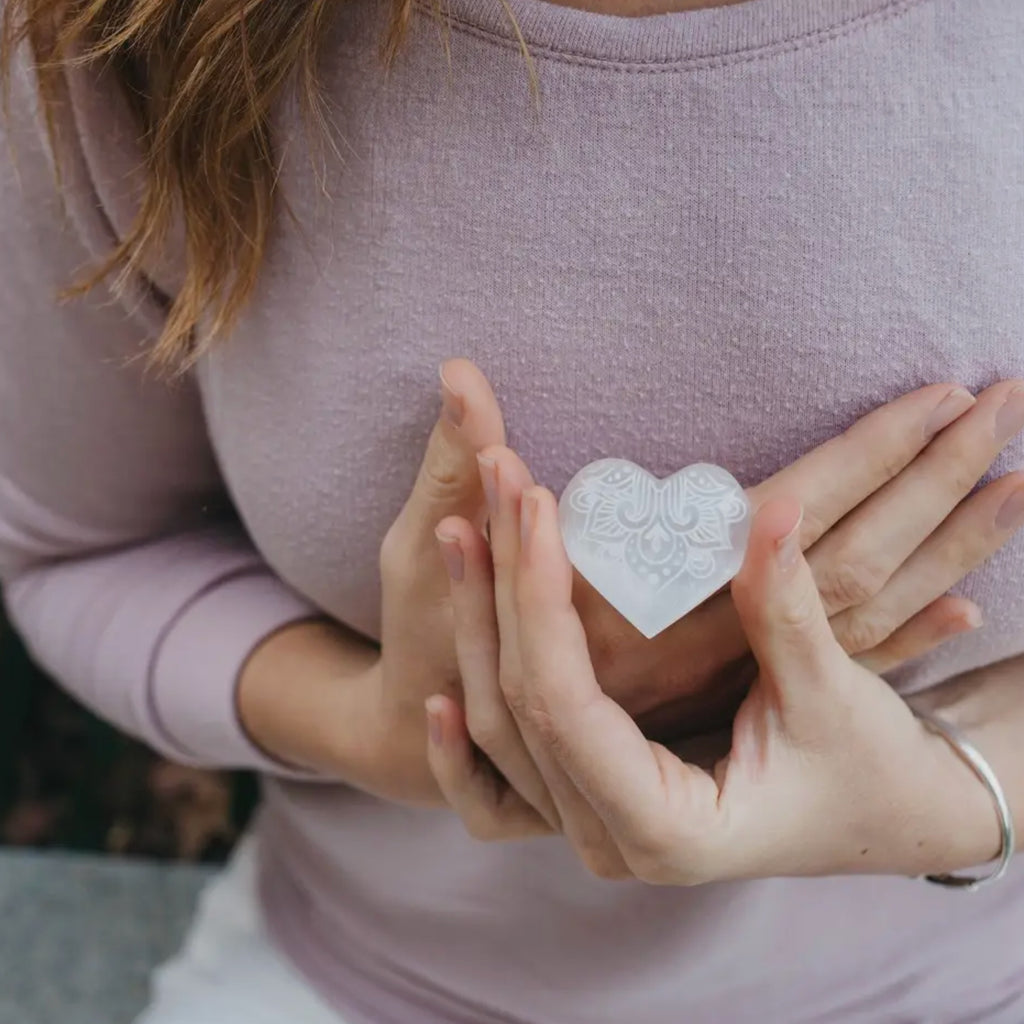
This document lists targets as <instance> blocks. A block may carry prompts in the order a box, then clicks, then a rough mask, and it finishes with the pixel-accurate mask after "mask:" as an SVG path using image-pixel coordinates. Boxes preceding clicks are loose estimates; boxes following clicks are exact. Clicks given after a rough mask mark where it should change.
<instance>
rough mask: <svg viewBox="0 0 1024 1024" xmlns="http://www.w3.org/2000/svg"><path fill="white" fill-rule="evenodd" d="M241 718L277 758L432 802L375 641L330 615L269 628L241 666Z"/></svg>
mask: <svg viewBox="0 0 1024 1024" xmlns="http://www.w3.org/2000/svg"><path fill="white" fill-rule="evenodd" d="M237 700H238V716H239V720H240V721H241V722H242V725H243V727H244V729H245V730H246V732H247V733H248V735H249V736H250V738H251V739H252V740H253V742H254V743H256V744H257V745H258V746H260V747H261V748H262V749H263V750H264V751H265V752H266V753H267V754H269V755H270V756H272V757H274V758H276V759H277V760H279V761H281V762H283V763H285V764H288V765H291V766H294V767H296V768H300V769H303V770H306V771H310V772H313V773H315V774H317V775H319V776H321V777H323V778H324V779H325V780H328V781H330V780H335V781H339V782H344V783H346V784H348V785H351V786H354V787H356V788H358V789H362V790H364V791H366V792H369V793H374V794H376V795H378V796H381V797H384V798H385V799H392V800H398V801H401V802H405V803H416V804H424V803H426V804H431V803H435V802H436V787H435V786H434V784H433V780H432V778H431V776H430V773H429V770H428V768H427V763H426V737H425V734H424V733H423V729H422V726H420V727H418V728H417V725H418V723H410V722H405V721H402V720H397V719H396V716H394V715H393V714H392V713H391V712H390V711H389V708H388V705H387V703H386V702H385V701H384V700H383V691H382V685H381V665H380V656H379V651H378V649H377V647H376V646H374V645H373V644H371V643H369V642H368V641H366V640H364V639H362V638H361V637H359V636H357V635H356V634H354V633H352V632H350V631H349V630H346V629H345V628H344V627H343V626H340V625H338V624H336V623H333V622H329V621H327V620H323V619H320V620H310V621H305V622H299V623H295V624H293V625H291V626H288V627H286V628H284V629H281V630H279V631H278V632H276V633H274V634H273V635H271V636H270V637H268V638H267V639H266V640H265V641H264V642H263V643H262V644H261V645H260V646H259V647H257V648H256V650H255V651H254V652H253V654H252V656H251V657H250V658H249V660H248V662H247V663H246V665H245V667H244V668H243V670H242V672H241V675H240V677H239V682H238V690H237Z"/></svg>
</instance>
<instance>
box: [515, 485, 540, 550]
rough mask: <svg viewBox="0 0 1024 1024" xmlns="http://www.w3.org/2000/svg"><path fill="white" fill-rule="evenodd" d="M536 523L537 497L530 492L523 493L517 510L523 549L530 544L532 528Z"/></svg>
mask: <svg viewBox="0 0 1024 1024" xmlns="http://www.w3.org/2000/svg"><path fill="white" fill-rule="evenodd" d="M536 525H537V499H536V497H535V496H534V495H532V494H524V495H523V501H522V507H521V509H520V512H519V531H520V542H521V544H522V547H523V550H524V551H525V550H526V549H527V548H528V547H529V546H530V540H531V538H532V537H533V529H534V527H535V526H536Z"/></svg>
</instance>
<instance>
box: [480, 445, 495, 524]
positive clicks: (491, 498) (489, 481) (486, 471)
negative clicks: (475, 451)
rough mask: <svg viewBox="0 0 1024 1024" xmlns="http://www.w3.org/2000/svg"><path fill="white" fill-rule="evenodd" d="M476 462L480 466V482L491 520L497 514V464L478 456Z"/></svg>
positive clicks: (488, 458) (487, 457)
mask: <svg viewBox="0 0 1024 1024" xmlns="http://www.w3.org/2000/svg"><path fill="white" fill-rule="evenodd" d="M476 461H477V463H478V464H479V466H480V482H481V483H482V484H483V487H484V496H485V497H486V498H487V508H488V511H489V512H490V513H491V518H492V519H493V518H494V517H495V516H496V515H497V514H498V464H497V463H496V462H495V461H494V459H492V458H490V457H489V456H487V455H478V456H477V457H476Z"/></svg>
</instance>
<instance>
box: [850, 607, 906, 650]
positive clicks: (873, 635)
mask: <svg viewBox="0 0 1024 1024" xmlns="http://www.w3.org/2000/svg"><path fill="white" fill-rule="evenodd" d="M892 633H893V626H892V623H891V622H890V621H889V620H888V618H887V617H885V616H883V615H882V614H880V613H879V612H875V611H869V610H867V609H863V610H861V611H860V612H858V613H857V614H856V615H851V616H849V617H848V619H847V620H846V621H845V622H844V623H843V624H842V627H841V629H840V630H839V631H837V639H838V641H839V643H840V644H841V645H842V647H843V649H844V650H845V651H846V652H847V654H862V653H863V652H865V651H870V650H872V649H873V648H875V647H877V646H878V645H879V644H881V643H883V642H884V641H885V640H888V638H889V637H890V636H892Z"/></svg>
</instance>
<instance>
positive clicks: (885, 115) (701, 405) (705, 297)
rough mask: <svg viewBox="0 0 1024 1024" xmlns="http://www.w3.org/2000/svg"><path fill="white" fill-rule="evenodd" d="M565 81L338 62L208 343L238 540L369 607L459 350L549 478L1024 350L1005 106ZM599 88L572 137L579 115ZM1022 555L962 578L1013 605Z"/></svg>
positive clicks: (668, 451)
mask: <svg viewBox="0 0 1024 1024" xmlns="http://www.w3.org/2000/svg"><path fill="white" fill-rule="evenodd" d="M416 59H417V57H416V54H415V53H414V55H413V58H412V64H413V65H414V67H413V70H415V63H416ZM407 72H408V73H412V72H411V71H409V70H408V69H407ZM455 74H456V78H457V77H458V60H457V56H456V71H455ZM559 83H560V84H559V85H558V87H557V88H556V89H554V90H553V93H549V94H547V95H546V96H545V107H544V110H545V114H544V116H542V117H541V118H540V119H539V121H531V118H530V117H529V116H528V114H526V113H524V110H523V104H522V102H521V100H522V97H521V96H519V97H517V99H516V101H514V102H513V101H512V100H511V99H509V98H508V97H507V96H505V95H504V93H503V92H502V91H501V90H500V89H495V88H494V87H493V85H491V86H487V87H485V88H484V89H483V91H482V92H480V93H478V94H477V95H476V97H475V99H476V101H477V102H476V103H475V104H473V105H469V104H468V103H466V101H465V97H462V98H461V99H459V98H458V95H457V94H456V99H454V100H453V102H455V103H456V104H457V105H456V109H455V110H452V109H449V108H446V107H444V106H443V105H442V104H441V103H440V102H438V101H435V102H430V101H428V100H426V99H424V98H423V96H422V90H418V91H416V92H414V93H412V94H410V93H408V92H407V91H405V90H403V89H402V88H401V81H400V80H399V82H398V84H397V85H396V84H395V83H394V82H392V84H391V86H390V88H389V89H387V90H385V89H384V88H383V86H381V87H380V89H375V88H373V87H371V86H368V85H361V86H360V85H358V83H355V82H353V83H351V85H352V88H351V89H350V90H349V91H348V92H347V93H346V95H347V96H348V97H349V99H348V103H347V106H346V107H345V108H344V109H343V111H342V113H343V115H344V119H343V123H344V124H345V125H346V126H347V138H346V143H347V146H348V150H349V152H350V153H351V156H350V157H349V158H348V159H346V161H345V164H344V167H343V168H342V167H341V166H339V167H338V168H336V169H335V171H334V172H333V173H334V175H335V176H336V178H337V180H336V181H334V182H333V188H332V189H331V192H332V193H333V195H334V198H333V199H331V200H328V199H327V198H326V197H325V195H324V194H323V193H322V192H321V191H320V190H319V189H318V188H316V187H315V181H314V180H313V175H312V172H311V171H310V169H309V167H308V165H306V164H305V163H303V161H302V159H301V157H299V156H294V158H293V159H292V160H291V161H290V162H288V163H286V167H285V177H284V181H285V186H286V191H287V193H288V198H289V203H290V205H291V206H292V208H293V211H294V212H295V214H296V221H295V222H294V223H293V222H291V221H287V220H285V219H282V221H281V223H280V225H279V228H278V234H277V236H276V238H275V241H274V245H273V247H272V251H271V254H270V258H269V261H268V263H267V266H266V270H265V273H264V276H263V279H262V281H261V286H260V290H259V294H258V295H257V297H256V301H255V303H254V304H253V306H252V308H251V309H250V311H249V313H248V315H247V316H246V319H245V321H244V323H243V325H242V327H241V329H240V330H239V332H238V335H237V337H236V338H235V339H234V340H233V342H232V343H231V344H230V345H228V346H226V347H225V348H224V349H223V350H222V351H221V352H219V353H217V354H216V355H215V356H214V357H213V358H211V359H210V360H208V361H207V362H206V364H205V365H204V366H203V368H202V384H203V392H204V399H205V403H206V407H207V413H208V417H209V423H210V432H211V436H212V437H213V440H214V444H215V447H216V449H217V451H218V455H219V457H220V460H221V464H222V467H223V471H224V475H225V478H226V480H227V482H228V485H229V488H230V490H231V492H232V496H233V498H234V500H235V502H236V504H237V506H238V508H239V511H240V512H241V514H242V516H243V518H244V519H245V521H246V524H247V526H248V527H249V529H250V531H251V533H252V535H253V538H254V540H255V541H256V543H257V544H258V545H259V546H260V548H261V549H262V550H263V552H264V554H265V555H266V556H267V558H268V559H269V561H270V562H271V564H272V565H274V567H275V568H276V569H277V570H278V571H279V572H280V573H281V574H282V575H283V576H284V577H285V578H286V579H287V580H289V581H290V582H291V583H292V584H293V585H294V586H296V587H297V588H298V589H300V590H302V591H303V592H305V593H306V594H308V595H309V596H311V597H312V598H313V599H315V600H316V601H318V602H319V603H320V604H321V605H322V606H323V607H324V608H325V609H326V610H327V611H329V612H330V613H331V614H333V615H335V616H337V617H338V618H340V619H342V620H344V621H346V622H349V623H350V624H351V625H353V626H355V627H356V628H358V629H360V630H363V631H365V632H367V633H369V634H371V635H373V634H375V632H376V630H377V625H378V622H377V586H378V584H377V571H376V566H377V548H378V546H379V543H380V540H381V537H382V536H383V533H384V531H385V530H386V528H387V526H388V525H389V523H390V522H391V520H392V519H393V518H394V516H395V514H396V513H397V511H398V509H399V507H400V506H401V503H402V501H403V500H404V498H405V496H406V494H407V493H408V490H409V488H410V486H411V484H412V480H413V477H414V475H415V470H416V467H417V465H418V462H419V459H420V457H421V454H422V450H423V445H424V442H425V439H426V436H427V433H428V432H429V429H430V426H431V424H432V421H433V418H434V417H435V416H436V415H437V367H438V365H439V363H440V362H441V361H442V360H444V359H446V358H449V357H451V356H454V355H465V356H468V357H470V358H472V359H474V360H475V361H476V362H477V363H478V364H479V365H480V366H481V368H482V369H483V370H484V371H485V373H486V374H487V375H488V377H489V378H490V379H491V381H492V383H493V384H494V386H495V390H496V392H497V394H498V397H499V400H500V401H501V403H502V407H503V409H504V412H505V416H506V421H507V426H508V430H509V435H510V441H511V443H512V444H513V445H514V446H515V447H516V448H517V449H518V450H519V451H520V453H521V454H522V455H523V456H524V458H525V459H526V460H527V462H528V463H529V464H530V466H531V467H532V469H533V470H534V473H535V475H536V476H537V477H538V479H539V480H540V481H541V482H543V483H545V484H547V485H548V486H551V487H553V488H554V489H556V490H558V489H559V488H561V487H562V486H563V485H564V484H565V483H566V481H567V480H568V479H569V477H570V476H571V475H572V474H573V473H574V472H575V470H577V469H578V468H579V467H580V466H581V465H583V464H585V463H586V462H588V461H591V460H592V459H595V458H598V457H600V456H604V455H617V456H623V457H626V458H630V459H632V460H634V461H635V462H638V463H640V464H642V465H645V466H647V467H648V468H649V469H651V470H652V471H653V472H656V473H658V474H665V473H668V472H671V471H672V470H674V469H677V468H679V467H681V466H683V465H686V464H688V463H690V462H693V461H698V460H700V461H712V462H717V463H720V464H721V465H723V466H726V467H727V468H729V469H730V470H731V471H732V472H733V473H734V474H735V475H736V476H737V477H738V478H739V479H740V480H741V481H742V482H744V483H755V482H757V481H758V480H760V479H763V478H764V477H766V476H768V475H770V474H771V473H772V472H774V471H775V470H777V469H778V468H780V467H781V466H783V465H785V464H786V463H788V462H790V461H792V460H793V459H794V458H796V457H797V456H798V455H800V454H801V453H802V452H804V451H806V450H807V449H809V448H810V447H812V446H814V445H815V444H817V443H819V442H821V441H822V440H824V439H826V438H827V437H829V436H832V435H834V434H835V433H837V432H839V431H840V430H842V429H843V428H845V427H846V426H848V425H849V424H850V423H851V422H852V421H853V420H854V419H856V418H857V416H858V415H860V414H862V413H863V412H865V411H867V410H868V409H869V408H872V407H874V406H876V405H878V404H880V403H881V402H884V401H886V400H888V399H889V398H892V397H894V396H895V395H897V394H899V393H901V392H903V391H906V390H909V389H910V388H913V387H915V386H918V385H921V384H924V383H928V382H934V381H940V380H950V381H959V382H962V383H964V384H965V385H967V386H968V387H972V388H978V387H981V386H984V385H985V384H988V383H990V382H992V381H994V380H996V379H998V378H1000V377H1008V376H1021V375H1024V335H1022V329H1021V324H1024V153H1021V152H1017V151H1018V150H1021V146H1022V144H1021V134H1020V132H1019V131H1018V132H1017V133H1016V135H1015V136H1014V137H1013V139H1012V140H1010V142H1009V144H1008V143H1007V139H1006V138H1005V137H1001V136H1000V132H999V131H993V129H992V125H989V126H988V127H987V128H986V129H985V130H984V131H982V130H979V128H978V126H977V125H975V124H973V123H971V119H970V118H969V117H968V116H966V114H965V112H962V111H961V112H958V111H956V110H950V108H949V103H948V96H947V97H944V96H941V95H940V96H938V97H929V96H925V95H918V96H916V97H914V98H913V103H912V104H911V103H909V98H907V99H908V102H907V103H905V104H904V105H903V106H902V107H901V106H895V107H894V106H892V105H890V106H889V107H888V108H886V109H884V110H881V111H879V110H878V109H868V107H869V104H867V102H866V101H864V102H861V103H860V104H855V103H852V102H851V99H850V95H849V94H848V93H844V92H843V91H842V90H839V89H838V88H837V87H835V86H834V85H833V86H830V85H828V83H825V82H822V83H820V88H817V89H816V91H815V89H813V88H811V87H809V91H808V93H807V95H805V96H803V97H801V96H792V97H789V99H788V100H787V103H786V104H784V105H783V109H782V111H781V112H780V113H779V114H777V115H776V116H775V118H774V123H773V125H772V129H773V130H772V131H770V132H766V131H765V130H764V126H763V124H762V123H761V121H760V120H759V119H758V117H757V116H756V107H757V104H756V102H755V101H756V99H757V96H758V95H759V92H760V93H761V94H763V93H764V92H765V90H770V89H771V87H772V82H771V78H770V76H762V77H761V78H758V76H757V75H754V77H753V78H752V79H751V80H748V81H746V82H741V81H737V82H735V83H733V84H732V86H730V87H729V88H722V89H713V88H710V87H709V86H708V84H707V83H706V82H705V83H703V84H701V83H696V84H694V83H687V84H684V85H681V86H680V87H679V88H676V89H670V88H667V87H659V88H657V89H653V90H652V89H651V88H647V89H646V91H645V90H644V89H641V88H640V87H639V86H629V85H624V84H623V83H622V82H621V81H618V80H616V81H609V80H608V79H607V78H602V79H599V80H597V84H596V85H595V89H596V92H597V95H596V97H595V96H594V95H592V91H589V92H585V91H584V90H583V86H582V83H581V80H580V79H578V78H570V79H560V80H559ZM631 89H632V92H630V90H631ZM738 90H745V93H744V94H745V95H746V100H747V102H745V103H744V104H743V105H742V106H739V105H736V100H737V95H738V92H737V91H738ZM1022 94H1024V92H1022ZM1000 95H1001V94H1000ZM644 96H646V97H647V99H648V100H649V101H650V102H651V103H652V104H653V109H645V108H644V107H643V106H642V103H641V100H642V99H643V97H644ZM388 103H390V104H391V107H388V106H387V104H388ZM459 103H461V104H462V105H461V106H460V105H458V104H459ZM595 103H598V104H600V103H603V104H604V114H603V115H602V117H601V118H599V119H598V121H597V126H596V127H595V129H594V131H593V132H592V133H591V134H590V135H587V133H586V131H585V125H584V126H581V125H580V124H579V123H578V116H577V118H576V120H574V119H573V118H571V117H570V116H569V114H571V113H572V112H573V111H575V113H576V115H580V114H581V105H585V107H586V108H587V109H590V108H591V107H593V105H594V104H595ZM559 104H562V105H563V109H564V110H565V112H566V113H565V114H563V115H555V114H552V115H548V113H547V111H549V110H551V109H552V107H553V106H557V105H559ZM1019 105H1020V107H1021V109H1020V111H1019V113H1020V115H1021V123H1024V101H1021V102H1020V104H1019ZM357 107H359V108H360V109H361V110H362V111H363V112H362V114H360V115H359V116H357V115H356V114H355V113H354V112H353V111H354V110H355V109H356V108H357ZM396 107H397V109H396ZM410 108H411V109H413V110H414V111H415V113H416V115H417V123H418V125H419V130H418V131H417V133H415V134H412V135H410V134H409V133H408V131H404V130H403V129H407V128H408V124H409V119H410ZM733 108H734V115H733V116H731V117H725V113H726V111H727V110H728V109H733ZM346 111H347V113H346ZM616 111H618V112H619V113H620V115H621V116H619V117H616V116H614V115H615V113H616ZM630 111H632V116H627V114H629V113H630ZM942 111H945V114H943V113H942ZM583 112H585V111H583ZM967 113H969V112H967ZM1002 113H1003V114H1005V113H1006V111H1005V110H1004V111H1002ZM669 118H675V119H678V120H680V121H681V122H686V123H691V125H692V127H691V129H690V130H689V131H688V132H686V133H683V134H680V132H679V131H678V130H676V129H674V128H673V129H671V130H669V129H668V128H666V124H667V119H669ZM915 128H916V132H915V131H914V130H912V129H915ZM445 133H447V136H446V137H447V138H448V140H449V143H450V144H449V145H446V146H438V145H433V144H428V143H427V142H426V141H425V140H426V139H428V138H432V137H435V136H436V137H445ZM1018 157H1020V158H1021V159H1017V158H1018ZM1021 451H1022V450H1021V449H1020V448H1019V447H1017V448H1014V449H1013V450H1011V451H1010V452H1009V453H1008V454H1007V455H1006V456H1005V458H1004V459H1003V461H1002V463H1001V465H1000V468H1001V469H1003V470H1005V469H1008V468H1013V467H1016V466H1017V465H1019V464H1020V457H1021ZM1021 570H1024V551H1022V550H1017V549H1015V550H1014V552H1013V553H1008V554H1007V555H1005V556H1004V557H1003V559H1002V560H1001V562H1000V563H998V565H997V566H996V567H994V568H990V569H988V570H984V571H983V573H981V574H979V577H978V578H979V580H980V581H981V583H980V584H979V585H980V587H981V595H980V596H981V597H982V598H985V597H988V598H990V601H991V600H999V601H1000V602H1003V603H1005V602H1006V600H1007V599H1008V597H1009V595H1008V594H1007V593H1006V588H1007V587H1009V586H1011V584H1012V581H1013V580H1015V579H1016V577H1017V575H1018V574H1019V573H1020V572H1021ZM982 603H983V605H984V604H985V601H984V600H983V601H982ZM1004 614H1005V613H1004ZM1015 614H1017V613H1015ZM1019 617H1020V636H1021V644H1020V646H1021V647H1024V609H1022V610H1021V612H1020V613H1019ZM1006 626H1007V629H1009V630H1010V631H1011V632H1012V630H1013V629H1014V628H1015V623H1014V622H1007V623H1006Z"/></svg>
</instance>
